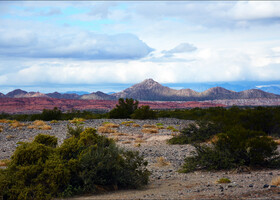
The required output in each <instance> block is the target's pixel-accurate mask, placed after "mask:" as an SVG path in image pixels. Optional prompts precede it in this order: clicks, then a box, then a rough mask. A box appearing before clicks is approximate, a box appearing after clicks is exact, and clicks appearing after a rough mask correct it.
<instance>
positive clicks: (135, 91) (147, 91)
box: [0, 79, 280, 101]
mask: <svg viewBox="0 0 280 200" xmlns="http://www.w3.org/2000/svg"><path fill="white" fill-rule="evenodd" d="M0 97H10V98H21V97H25V98H26V97H48V98H56V99H82V100H117V99H119V98H133V99H137V100H141V101H143V100H144V101H204V100H219V99H256V98H267V99H275V98H279V99H280V95H276V94H272V93H269V92H265V91H263V90H260V89H249V90H244V91H239V92H235V91H233V90H228V89H225V88H223V87H212V88H210V89H207V90H205V91H202V92H196V91H194V90H191V89H180V90H176V89H172V88H169V87H167V86H163V85H161V84H159V83H158V82H156V81H154V80H153V79H146V80H144V81H143V82H141V83H138V84H135V85H132V86H131V87H129V88H127V89H125V90H123V91H121V92H118V93H114V94H111V95H109V94H105V93H103V92H100V91H98V92H93V93H90V94H83V95H79V94H76V93H71V94H70V93H62V94H61V93H58V92H53V93H47V94H43V93H40V92H26V91H23V90H20V89H17V90H14V91H11V92H9V93H8V94H6V95H3V94H1V93H0Z"/></svg>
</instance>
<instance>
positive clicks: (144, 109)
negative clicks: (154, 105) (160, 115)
mask: <svg viewBox="0 0 280 200" xmlns="http://www.w3.org/2000/svg"><path fill="white" fill-rule="evenodd" d="M131 118H132V119H156V118H157V117H156V112H155V111H153V110H151V109H150V106H141V107H140V108H138V109H136V110H135V111H134V113H133V114H132V115H131Z"/></svg>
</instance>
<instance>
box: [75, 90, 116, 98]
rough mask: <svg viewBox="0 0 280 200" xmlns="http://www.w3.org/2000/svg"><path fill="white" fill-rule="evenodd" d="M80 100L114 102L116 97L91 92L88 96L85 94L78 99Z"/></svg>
mask: <svg viewBox="0 0 280 200" xmlns="http://www.w3.org/2000/svg"><path fill="white" fill-rule="evenodd" d="M80 99H91V100H116V97H114V96H111V95H108V94H105V93H103V92H100V91H98V92H93V93H90V94H85V95H82V96H81V97H80Z"/></svg>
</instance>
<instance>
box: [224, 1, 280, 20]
mask: <svg viewBox="0 0 280 200" xmlns="http://www.w3.org/2000/svg"><path fill="white" fill-rule="evenodd" d="M229 14H230V15H232V16H233V18H234V19H237V20H259V19H267V18H280V2H277V1H239V2H237V3H236V4H235V5H234V6H233V7H232V9H231V10H230V12H229Z"/></svg>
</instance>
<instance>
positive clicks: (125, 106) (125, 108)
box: [108, 98, 139, 119]
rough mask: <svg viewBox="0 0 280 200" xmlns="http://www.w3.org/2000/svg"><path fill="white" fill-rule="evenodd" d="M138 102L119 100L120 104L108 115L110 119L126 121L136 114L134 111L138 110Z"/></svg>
mask: <svg viewBox="0 0 280 200" xmlns="http://www.w3.org/2000/svg"><path fill="white" fill-rule="evenodd" d="M138 103H139V102H138V101H137V100H136V101H134V99H131V98H130V99H125V100H124V99H123V98H120V99H119V103H118V104H117V105H116V107H115V108H114V109H112V110H111V111H110V112H109V113H108V115H109V118H114V119H125V118H130V116H131V115H132V114H133V113H134V111H135V110H136V109H137V108H138Z"/></svg>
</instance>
